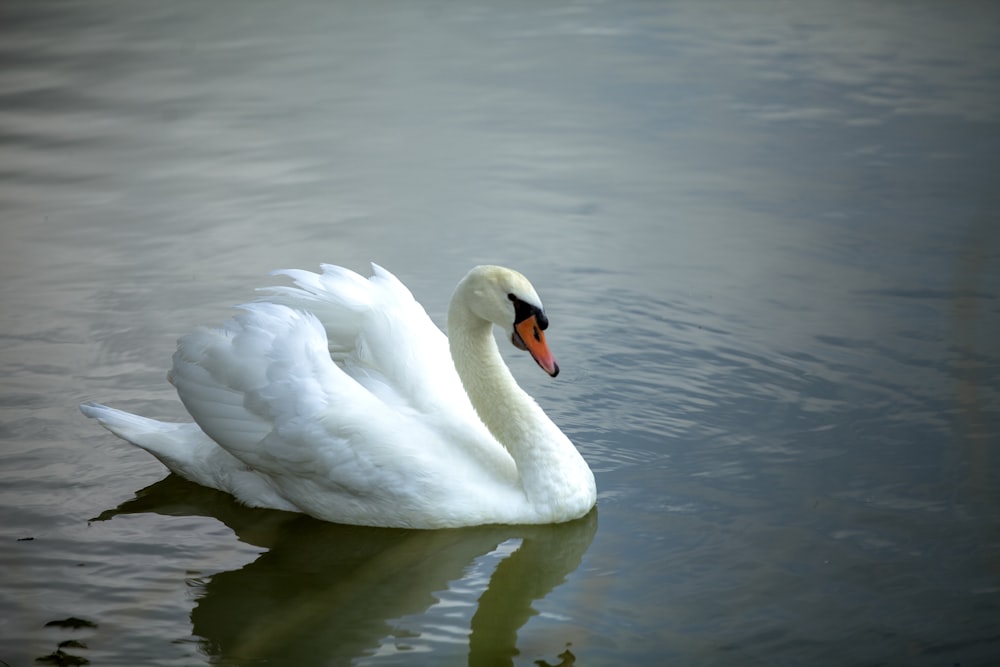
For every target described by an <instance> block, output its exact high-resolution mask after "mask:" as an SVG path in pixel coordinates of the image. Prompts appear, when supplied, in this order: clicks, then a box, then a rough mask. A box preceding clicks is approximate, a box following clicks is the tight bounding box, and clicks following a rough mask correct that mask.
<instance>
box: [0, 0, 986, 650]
mask: <svg viewBox="0 0 1000 667" xmlns="http://www.w3.org/2000/svg"><path fill="white" fill-rule="evenodd" d="M0 61H2V63H3V66H2V68H0V235H2V236H0V309H2V310H0V313H2V316H3V321H2V325H0V374H2V377H3V383H2V385H0V479H2V484H0V516H2V517H3V520H2V522H0V584H2V586H0V661H2V663H0V664H9V665H30V664H35V660H36V659H37V658H41V657H44V656H49V658H48V659H49V660H50V662H54V663H55V664H58V662H57V661H59V660H64V661H65V660H68V659H70V658H67V657H66V656H70V657H72V656H78V657H82V658H86V659H88V660H90V662H91V664H93V665H133V666H134V665H199V664H210V663H211V664H222V665H244V664H255V665H262V664H267V665H272V664H273V665H341V664H359V665H383V664H385V665H397V664H398V665H404V664H405V665H413V664H417V665H441V664H463V663H465V662H468V663H469V664H474V665H486V664H490V665H492V664H517V665H533V664H549V665H564V666H568V665H572V664H578V665H664V664H692V665H694V664H698V665H700V664H718V665H733V664H739V665H764V664H767V665H807V664H830V665H879V664H893V665H896V664H899V665H903V664H905V665H947V666H951V665H962V667H968V666H970V665H987V664H996V660H997V656H1000V623H998V620H1000V459H998V450H997V446H998V444H1000V221H998V219H997V213H996V211H997V210H998V208H1000V189H998V188H997V174H998V173H1000V157H998V156H1000V9H998V7H997V6H996V5H995V4H994V3H987V2H982V3H976V2H955V3H940V2H913V3H902V2H893V1H888V2H879V3H869V2H851V1H848V2H836V3H834V2H816V1H813V2H804V3H785V2H777V1H773V2H763V3H754V5H753V7H752V8H751V7H750V6H749V5H747V4H745V3H739V2H729V3H727V2H719V3H712V2H665V3H631V2H615V3H602V2H576V3H562V4H555V3H489V4H476V3H475V2H472V3H439V2H416V3H396V4H391V3H322V2H314V3H308V2H300V3H245V2H212V3H199V2H185V1H182V2H163V3H135V2H118V1H114V0H112V1H106V2H86V1H85V2H45V3H39V2H17V1H12V2H6V3H4V4H3V5H2V6H0ZM370 260H373V261H376V262H378V263H380V264H382V265H384V266H386V267H388V268H389V269H390V270H392V271H393V272H394V273H396V274H397V275H398V276H399V277H400V278H401V279H402V280H403V281H404V282H406V283H407V284H408V285H409V286H410V287H411V289H412V290H413V292H414V294H415V295H416V296H417V298H418V299H420V300H421V301H422V302H423V303H424V304H425V305H426V307H427V309H428V312H429V313H430V314H431V316H432V317H433V318H434V319H435V320H436V321H437V322H439V323H443V316H444V312H445V309H446V307H447V300H448V298H449V296H450V292H451V289H452V286H453V285H454V283H455V282H456V281H457V280H458V278H459V277H461V276H462V275H463V274H464V272H465V271H466V270H467V269H468V268H469V267H470V266H471V265H473V264H476V263H482V262H493V263H502V264H507V265H510V266H514V267H516V268H518V269H520V270H521V271H523V272H524V273H525V274H527V275H528V276H529V277H530V278H531V279H532V281H533V282H534V284H535V286H536V287H537V288H538V290H539V292H540V293H541V295H542V298H543V299H544V300H545V303H546V307H547V311H548V314H549V317H550V320H551V322H552V325H551V328H550V330H549V342H550V344H551V345H552V346H553V348H554V350H555V353H556V355H557V357H558V358H559V362H560V365H561V366H562V368H563V373H562V374H561V375H560V376H559V377H558V378H557V379H556V380H551V379H549V378H548V377H546V376H545V375H544V374H543V373H540V372H538V369H537V368H535V367H534V364H533V363H531V361H530V359H527V358H525V357H523V356H521V355H518V354H517V353H516V350H513V349H511V350H510V351H509V353H508V355H507V356H508V361H509V363H510V364H511V366H512V369H513V372H514V374H515V375H516V376H517V377H518V379H519V381H520V382H521V383H522V385H523V386H524V387H525V388H526V389H528V390H529V391H530V392H531V393H532V394H533V395H535V396H536V397H537V398H538V400H539V401H540V403H541V404H542V405H543V406H544V407H545V408H546V410H547V411H548V412H549V413H550V414H551V415H552V416H553V417H554V418H555V420H556V421H557V422H558V423H559V424H560V425H561V426H562V427H563V428H564V430H565V431H566V432H567V433H568V434H569V435H570V436H571V437H572V438H573V440H574V442H575V443H576V444H577V445H578V447H579V448H580V450H581V451H582V452H583V454H584V455H585V457H586V458H587V459H588V461H589V462H590V464H591V466H592V467H593V469H594V470H595V473H596V477H597V483H598V487H599V494H600V497H599V503H598V508H597V510H596V512H594V513H593V514H591V515H590V516H588V517H587V518H585V519H583V520H581V521H578V522H574V523H570V524H567V525H562V526H543V527H532V528H521V527H484V528H479V529H470V530H459V531H430V532H421V531H392V530H377V529H364V528H352V527H345V526H337V525H332V524H326V523H322V522H319V521H315V520H312V519H309V518H307V517H302V516H299V515H291V514H286V513H281V512H271V511H262V510H250V509H247V508H243V507H240V506H239V505H237V504H235V503H234V502H232V501H231V500H230V499H229V498H228V497H226V496H224V495H222V494H218V493H215V492H212V491H208V490H205V489H201V488H199V487H196V486H194V485H191V484H188V483H186V482H184V481H182V480H179V479H177V478H174V477H167V476H165V471H164V469H163V468H162V467H161V466H160V465H159V464H158V463H157V462H156V461H155V460H153V459H152V458H151V457H149V456H148V455H147V454H145V453H144V452H142V451H140V450H137V449H135V448H132V447H130V446H128V445H126V444H125V443H123V442H121V441H119V440H117V439H115V438H113V437H112V436H110V435H109V434H107V433H106V432H104V431H103V430H102V429H100V428H99V427H98V426H97V425H96V424H94V423H92V422H89V421H88V420H86V419H84V418H83V417H82V416H81V415H80V414H79V412H78V411H77V408H76V405H77V404H78V403H80V402H82V401H86V400H100V401H102V402H106V403H109V404H112V405H115V406H118V407H122V408H126V409H129V410H133V411H136V412H140V413H143V414H146V415H149V416H155V417H160V418H167V419H182V418H183V417H184V412H183V410H182V408H181V406H180V404H179V402H178V401H177V399H176V397H175V395H174V394H173V392H172V390H171V387H170V386H169V385H168V384H167V383H166V381H165V377H164V376H165V372H166V370H167V367H168V364H169V359H170V355H171V354H172V351H173V346H174V341H175V339H176V338H177V336H179V335H181V334H183V333H186V332H187V331H189V330H191V329H192V328H193V327H195V326H198V325H202V324H217V323H221V322H222V321H223V320H224V319H225V318H227V317H228V316H229V313H230V311H229V307H230V306H231V305H233V304H236V303H240V302H242V301H245V300H248V299H250V298H252V297H253V291H252V290H253V288H255V287H258V286H262V285H266V284H269V283H270V281H271V280H272V279H271V278H269V277H268V276H267V272H268V271H269V270H271V269H274V268H280V267H303V268H314V267H316V266H317V265H318V264H319V263H320V262H331V263H337V264H343V265H346V266H349V267H351V268H355V269H358V270H367V269H366V263H367V262H368V261H370ZM68 619H79V622H73V621H71V622H70V623H68V624H67V623H66V621H67V620H68ZM53 622H62V623H61V624H56V625H52V623H53ZM74 623H75V624H76V625H82V627H76V628H74V627H68V626H69V625H73V624H74ZM69 640H75V641H76V642H80V644H63V645H61V642H66V641H69ZM58 651H61V652H62V655H60V654H58V653H57V652H58ZM53 654H55V655H53ZM64 664H69V663H64Z"/></svg>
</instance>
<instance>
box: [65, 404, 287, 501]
mask: <svg viewBox="0 0 1000 667" xmlns="http://www.w3.org/2000/svg"><path fill="white" fill-rule="evenodd" d="M80 412H82V413H83V414H85V415H86V416H88V417H90V418H91V419H96V420H97V422H98V423H99V424H100V425H101V426H103V427H104V428H106V429H108V430H109V431H111V432H112V433H114V434H115V435H117V436H118V437H119V438H121V439H122V440H126V441H128V442H130V443H132V444H133V445H136V446H137V447H140V448H142V449H144V450H146V451H147V452H149V453H150V454H152V455H153V456H155V457H156V458H157V459H158V460H159V461H160V463H162V464H163V465H165V466H166V467H167V468H168V469H169V470H170V471H171V472H173V473H174V474H177V475H180V476H181V477H183V478H184V479H186V480H188V481H191V482H194V483H195V484H201V485H202V486H207V487H209V488H212V489H218V490H219V491H225V492H226V493H231V494H233V495H234V496H236V498H237V499H238V500H239V501H241V502H243V503H245V504H247V505H249V506H251V507H269V508H272V509H279V510H287V511H292V512H297V511H299V508H298V507H296V506H295V505H294V504H292V503H291V502H289V501H288V500H287V499H286V498H284V497H283V496H282V495H281V494H280V493H278V492H277V491H276V490H275V489H274V488H272V487H271V485H270V484H268V483H267V480H266V479H265V478H263V477H261V476H260V475H258V474H257V473H256V472H255V471H254V470H253V469H252V468H251V467H249V466H247V465H246V464H244V463H243V462H242V461H240V460H239V459H237V458H236V457H234V456H233V455H232V454H230V453H229V452H227V451H226V450H224V449H223V448H222V447H219V445H218V444H216V443H215V441H213V440H212V439H211V438H209V437H208V436H207V435H206V434H205V432H204V431H202V430H201V429H200V428H199V427H198V425H197V424H193V423H190V422H188V423H172V422H162V421H158V420H156V419H149V418H148V417H142V416H140V415H135V414H132V413H131V412H125V411H124V410H116V409H115V408H109V407H108V406H106V405H101V404H100V403H84V404H82V405H81V406H80Z"/></svg>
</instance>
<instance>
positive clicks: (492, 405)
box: [448, 286, 596, 509]
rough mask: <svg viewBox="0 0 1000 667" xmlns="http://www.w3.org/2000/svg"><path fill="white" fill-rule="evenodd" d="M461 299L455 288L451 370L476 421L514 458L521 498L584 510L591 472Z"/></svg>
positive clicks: (487, 327)
mask: <svg viewBox="0 0 1000 667" xmlns="http://www.w3.org/2000/svg"><path fill="white" fill-rule="evenodd" d="M462 297H463V294H462V292H461V286H459V290H458V291H456V293H455V296H454V297H453V298H452V301H451V306H450V307H449V309H448V344H449V346H450V348H451V356H452V359H453V360H454V362H455V370H456V371H458V376H459V377H460V378H461V380H462V384H463V385H464V387H465V391H466V393H467V394H468V395H469V400H470V401H471V402H472V405H473V407H475V409H476V412H477V413H478V414H479V418H480V419H482V421H483V423H484V424H485V425H486V427H487V428H488V429H489V430H490V432H491V433H492V434H493V437H495V438H496V439H497V440H498V441H499V442H500V444H502V445H503V446H504V447H505V448H506V449H507V451H508V452H509V453H510V455H511V458H513V459H514V462H515V463H516V465H517V469H518V473H519V475H520V479H521V485H522V488H523V489H524V493H525V495H526V496H527V498H528V500H529V501H531V502H536V503H549V504H550V505H552V506H555V505H559V506H565V505H566V504H567V503H577V502H583V503H586V502H588V501H587V497H588V496H589V497H590V498H591V500H589V504H588V505H587V509H589V508H590V506H591V505H592V504H593V496H594V494H595V493H596V491H595V487H594V477H593V473H592V472H591V471H590V468H589V467H588V466H587V464H586V462H585V461H584V460H583V457H582V456H580V453H579V452H578V451H577V450H576V447H574V446H573V443H572V442H570V440H569V438H567V437H566V436H565V435H564V434H563V432H562V431H560V430H559V428H558V427H557V426H556V425H555V424H554V423H553V422H552V420H550V419H549V418H548V416H547V415H546V414H545V412H544V411H543V410H542V409H541V408H540V407H539V406H538V404H537V403H536V402H535V400H534V399H533V398H531V396H529V395H528V394H527V393H526V392H525V391H524V390H523V389H521V387H519V386H518V384H517V382H516V381H515V380H514V377H513V376H512V375H511V373H510V370H509V369H508V368H507V365H506V364H505V363H504V361H503V358H502V357H501V356H500V351H499V350H498V349H497V344H496V340H495V339H494V338H493V324H492V323H491V322H489V321H488V320H484V319H482V318H481V317H479V316H477V315H475V314H474V313H473V312H472V311H471V310H470V309H469V308H468V306H467V305H466V304H465V301H464V299H463V298H462ZM553 509H554V508H553ZM561 509H566V508H565V507H561Z"/></svg>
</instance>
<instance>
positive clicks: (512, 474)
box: [80, 264, 596, 528]
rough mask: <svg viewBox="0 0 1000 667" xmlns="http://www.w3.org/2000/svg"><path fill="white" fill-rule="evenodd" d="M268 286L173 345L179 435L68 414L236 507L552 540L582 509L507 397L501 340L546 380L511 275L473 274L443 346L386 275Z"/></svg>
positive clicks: (544, 423)
mask: <svg viewBox="0 0 1000 667" xmlns="http://www.w3.org/2000/svg"><path fill="white" fill-rule="evenodd" d="M372 266H373V275H372V277H371V278H370V279H365V278H363V277H362V276H360V275H358V274H357V273H354V272H353V271H349V270H347V269H344V268H341V267H337V266H330V265H323V267H322V273H319V274H316V273H312V272H308V271H300V270H284V271H277V272H275V273H276V274H281V275H285V276H288V277H290V278H291V279H292V281H293V282H294V286H279V287H271V288H267V289H266V290H265V292H266V296H264V297H263V298H262V299H260V300H258V301H256V302H254V303H251V304H247V305H244V306H241V307H240V312H239V313H238V314H236V315H235V317H233V319H232V320H230V321H229V322H227V323H226V324H225V325H224V326H223V327H222V328H221V329H199V330H197V331H195V332H193V333H191V334H188V335H186V336H184V337H182V338H181V339H180V340H179V341H178V346H177V351H176V353H175V354H174V358H173V368H172V370H171V371H170V374H169V379H170V381H171V382H172V383H173V384H174V386H175V387H176V389H177V393H178V395H179V397H180V399H181V401H182V402H183V403H184V406H185V408H186V409H187V411H188V412H189V413H190V414H191V416H192V417H193V418H194V423H183V424H177V423H167V422H161V421H157V420H154V419H148V418H146V417H140V416H138V415H133V414H130V413H127V412H123V411H121V410H116V409H114V408H109V407H106V406H103V405H99V404H95V403H87V404H84V405H81V406H80V409H81V410H82V411H83V413H84V414H85V415H87V416H88V417H92V418H95V419H97V420H98V422H100V423H101V424H102V425H103V426H105V427H106V428H107V429H108V430H110V431H111V432H112V433H114V434H115V435H117V436H119V437H121V438H123V439H125V440H127V441H129V442H131V443H133V444H135V445H138V446H139V447H142V448H143V449H145V450H147V451H148V452H150V453H151V454H152V455H153V456H155V457H156V458H157V459H159V460H160V461H161V462H162V463H163V464H164V465H166V466H167V467H168V468H169V469H170V470H172V471H173V472H175V473H177V474H178V475H180V476H182V477H185V478H187V479H189V480H191V481H194V482H196V483H198V484H202V485H204V486H208V487H212V488H215V489H219V490H221V491H225V492H228V493H230V494H232V495H233V496H235V497H236V498H237V499H238V500H240V501H241V502H243V503H245V504H247V505H250V506H254V507H268V508H274V509H281V510H290V511H296V512H304V513H306V514H309V515H312V516H314V517H317V518H319V519H324V520H328V521H334V522H339V523H349V524H358V525H368V526H389V527H410V528H445V527H458V526H470V525H479V524H491V523H504V524H518V523H556V522H561V521H568V520H571V519H575V518H578V517H581V516H583V515H585V514H586V513H587V512H589V511H590V509H591V508H592V507H593V506H594V504H595V502H596V488H595V484H594V476H593V473H592V472H591V470H590V468H589V467H588V466H587V464H586V462H585V461H584V459H583V457H582V456H581V455H580V453H579V452H578V451H577V449H576V448H575V447H574V446H573V444H572V442H570V440H569V439H568V438H567V437H566V436H565V435H564V434H563V433H562V432H561V431H560V430H559V428H558V427H557V426H556V425H555V424H554V423H553V422H552V421H551V420H550V419H549V418H548V417H547V416H546V415H545V413H544V412H543V411H542V409H541V408H540V407H539V406H538V404H537V403H536V402H535V401H534V400H533V399H532V398H531V397H530V396H528V394H527V393H525V392H524V391H523V390H522V389H521V388H520V387H519V386H518V385H517V383H516V382H515V381H514V378H513V377H512V376H511V374H510V371H509V370H508V369H507V366H506V365H505V364H504V362H503V360H502V358H501V357H500V353H499V350H498V349H497V345H496V341H495V339H494V337H493V326H494V325H498V326H501V327H502V328H504V330H505V332H506V333H507V335H508V336H509V337H510V339H511V341H512V342H513V343H514V344H515V345H516V346H517V347H519V348H521V349H526V350H528V351H529V352H530V353H531V354H532V356H533V357H534V358H535V360H536V362H537V363H538V365H539V366H541V367H542V368H543V369H544V370H545V371H546V372H548V373H549V374H550V375H553V376H554V375H556V374H557V373H558V366H557V365H556V363H555V360H554V359H553V358H552V355H551V353H550V352H549V349H548V346H547V345H546V343H545V338H544V334H543V333H542V331H543V330H544V329H545V328H546V326H547V324H548V322H547V319H546V318H545V315H544V312H543V310H542V304H541V300H540V299H539V298H538V295H537V294H536V292H535V290H534V288H533V287H532V286H531V284H530V283H529V282H528V281H527V279H525V278H524V276H522V275H521V274H519V273H517V272H516V271H512V270H510V269H505V268H502V267H496V266H480V267H476V268H474V269H473V270H472V271H470V272H469V273H468V275H466V276H465V278H463V279H462V281H461V282H460V283H459V284H458V287H457V288H456V290H455V293H454V295H453V297H452V300H451V305H450V307H449V311H448V330H449V335H450V338H449V337H446V336H445V335H444V334H443V333H442V332H441V331H440V330H439V329H438V328H437V327H436V326H435V325H434V323H433V322H432V321H431V319H430V318H429V317H428V316H427V313H426V312H425V311H424V309H423V308H422V307H421V306H420V304H419V303H417V302H416V301H415V300H414V298H413V296H412V295H411V294H410V292H409V290H408V289H407V288H406V287H405V286H404V285H403V284H402V283H401V282H400V281H399V280H398V279H396V277H395V276H393V275H392V274H391V273H389V272H388V271H386V270H385V269H382V268H381V267H379V266H377V265H374V264H373V265H372Z"/></svg>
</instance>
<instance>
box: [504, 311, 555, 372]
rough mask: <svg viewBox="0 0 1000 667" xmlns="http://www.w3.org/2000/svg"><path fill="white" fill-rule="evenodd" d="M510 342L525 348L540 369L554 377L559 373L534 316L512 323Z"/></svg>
mask: <svg viewBox="0 0 1000 667" xmlns="http://www.w3.org/2000/svg"><path fill="white" fill-rule="evenodd" d="M511 342H512V343H513V344H514V346H515V347H518V348H520V349H522V350H527V351H528V352H529V353H530V354H531V358H532V359H534V360H535V363H537V364H538V365H539V366H541V367H542V370H543V371H545V372H546V373H548V374H549V375H551V376H552V377H555V376H557V375H559V364H557V363H556V360H555V358H554V357H553V356H552V352H550V351H549V346H548V345H547V344H546V342H545V333H544V332H543V331H542V330H541V329H540V328H539V327H538V322H537V321H536V320H535V316H534V315H532V316H531V317H527V318H525V319H523V320H521V321H520V322H518V323H517V324H515V325H514V335H513V336H512V340H511Z"/></svg>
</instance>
